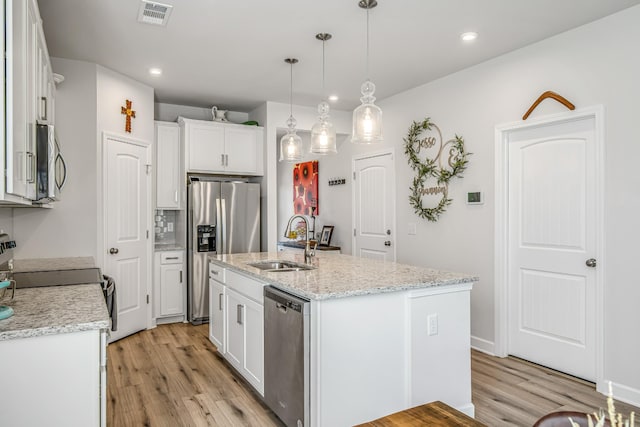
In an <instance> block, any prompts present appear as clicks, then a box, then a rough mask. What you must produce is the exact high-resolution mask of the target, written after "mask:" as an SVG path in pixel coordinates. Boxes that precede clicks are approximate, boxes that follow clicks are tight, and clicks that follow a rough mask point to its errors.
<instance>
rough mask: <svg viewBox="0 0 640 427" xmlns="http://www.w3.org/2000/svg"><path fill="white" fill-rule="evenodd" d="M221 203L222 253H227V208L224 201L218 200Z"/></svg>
mask: <svg viewBox="0 0 640 427" xmlns="http://www.w3.org/2000/svg"><path fill="white" fill-rule="evenodd" d="M220 200H221V203H222V253H223V254H226V253H227V207H226V203H225V202H226V200H225V199H220Z"/></svg>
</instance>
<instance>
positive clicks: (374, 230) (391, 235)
mask: <svg viewBox="0 0 640 427" xmlns="http://www.w3.org/2000/svg"><path fill="white" fill-rule="evenodd" d="M353 164H354V166H353V171H354V172H353V180H354V182H353V188H354V203H353V206H354V213H353V215H354V216H353V226H354V233H353V255H354V256H357V257H363V258H372V259H377V260H381V261H395V259H396V251H395V247H394V240H395V230H394V217H395V193H394V165H393V154H392V153H386V154H383V155H377V156H372V157H366V158H359V159H355V160H354V162H353Z"/></svg>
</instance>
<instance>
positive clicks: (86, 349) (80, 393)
mask: <svg viewBox="0 0 640 427" xmlns="http://www.w3.org/2000/svg"><path fill="white" fill-rule="evenodd" d="M106 334H107V332H106V331H100V330H90V331H80V332H70V333H61V334H55V335H44V336H37V337H29V338H20V339H11V340H6V341H2V342H0V354H2V363H0V378H2V387H3V389H5V390H6V391H7V393H5V394H4V395H3V396H2V399H0V420H1V421H0V425H3V426H21V427H32V426H33V427H36V426H45V425H46V426H59V427H62V426H64V427H74V426H77V427H87V426H95V427H97V426H106V365H107V357H106V345H107V339H106Z"/></svg>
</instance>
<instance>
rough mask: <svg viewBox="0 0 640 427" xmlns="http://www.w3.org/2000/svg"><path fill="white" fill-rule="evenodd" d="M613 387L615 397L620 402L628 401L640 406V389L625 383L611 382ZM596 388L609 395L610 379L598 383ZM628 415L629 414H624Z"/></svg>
mask: <svg viewBox="0 0 640 427" xmlns="http://www.w3.org/2000/svg"><path fill="white" fill-rule="evenodd" d="M611 389H612V391H613V398H614V399H615V400H619V401H620V402H624V403H628V404H629V405H633V406H640V390H638V389H637V388H633V387H629V386H626V385H624V384H620V383H614V382H613V381H612V382H611ZM596 390H597V391H599V392H600V393H602V394H604V395H606V396H608V395H609V380H603V381H601V382H599V383H598V385H597V386H596ZM623 415H625V416H626V415H628V414H623Z"/></svg>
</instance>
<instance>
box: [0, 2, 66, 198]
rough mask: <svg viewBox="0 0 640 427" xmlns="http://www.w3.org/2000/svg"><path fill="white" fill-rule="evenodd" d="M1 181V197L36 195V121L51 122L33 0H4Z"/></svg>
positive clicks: (48, 77) (47, 66) (49, 75)
mask: <svg viewBox="0 0 640 427" xmlns="http://www.w3.org/2000/svg"><path fill="white" fill-rule="evenodd" d="M4 12H5V15H4V16H3V18H4V19H3V21H4V34H3V36H4V37H6V38H4V40H3V46H4V49H5V51H6V64H5V67H4V70H3V71H6V75H5V76H4V77H5V87H4V90H6V93H5V105H4V107H5V108H6V109H5V110H4V119H5V124H6V127H5V129H4V130H5V135H4V138H3V139H2V142H3V147H2V149H1V150H0V151H1V152H2V155H4V156H6V158H5V159H4V160H5V161H4V164H5V167H6V171H5V172H6V174H5V175H6V181H5V182H3V183H2V184H3V185H2V186H1V187H2V190H3V191H2V192H1V194H0V196H1V197H0V202H10V203H20V204H31V200H34V199H35V198H36V150H35V147H36V124H37V123H47V124H53V123H54V122H53V111H54V96H55V87H54V83H53V72H52V70H51V63H50V61H49V53H48V51H47V45H46V41H45V39H44V33H43V31H42V21H41V19H40V12H39V10H38V4H37V1H36V0H26V1H25V0H7V1H6V2H5V9H4Z"/></svg>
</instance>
